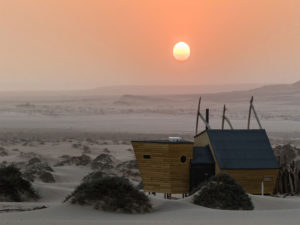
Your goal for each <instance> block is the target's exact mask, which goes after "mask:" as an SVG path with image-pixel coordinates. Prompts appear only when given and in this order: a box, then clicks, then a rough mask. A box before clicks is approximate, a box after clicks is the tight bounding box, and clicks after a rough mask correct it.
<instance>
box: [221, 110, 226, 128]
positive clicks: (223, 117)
mask: <svg viewBox="0 0 300 225" xmlns="http://www.w3.org/2000/svg"><path fill="white" fill-rule="evenodd" d="M225 112H226V106H225V104H224V107H223V116H222V130H224V123H225Z"/></svg>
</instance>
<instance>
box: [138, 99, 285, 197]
mask: <svg viewBox="0 0 300 225" xmlns="http://www.w3.org/2000/svg"><path fill="white" fill-rule="evenodd" d="M200 103H201V98H200V100H199V104H198V111H197V120H196V132H195V137H194V142H190V141H185V140H183V139H181V138H169V140H158V141H149V140H148V141H132V146H133V149H134V152H135V156H136V159H137V163H138V166H139V170H140V172H141V176H142V180H143V184H144V190H145V191H147V192H159V193H165V196H167V197H170V196H171V194H183V196H185V195H186V194H188V193H190V192H192V191H193V189H194V188H196V187H197V186H199V184H200V183H202V182H203V181H205V180H207V179H209V178H210V177H211V176H214V175H216V174H219V173H227V174H229V175H231V176H232V177H233V178H234V179H235V180H236V182H238V183H239V184H240V185H242V186H243V187H244V189H245V190H246V191H247V192H248V193H251V194H272V193H273V191H274V188H275V184H276V179H277V175H278V171H279V167H278V164H277V160H276V158H275V156H274V153H273V150H272V147H271V144H270V141H269V138H268V136H267V133H266V131H265V130H264V129H262V126H261V123H260V121H259V118H258V116H257V113H256V111H255V108H254V106H253V97H252V98H251V101H250V108H249V115H248V126H247V129H243V130H242V129H236V130H235V129H233V126H232V124H231V122H230V120H229V119H228V117H227V116H226V115H225V113H226V106H225V105H224V109H223V116H222V126H221V129H212V128H211V126H210V124H209V110H208V109H207V110H206V118H204V116H203V115H202V114H201V113H200ZM252 112H253V114H254V116H255V118H256V120H257V123H258V126H259V128H260V129H250V119H251V113H252ZM199 118H200V119H201V120H202V121H203V123H204V125H205V130H203V131H202V132H198V123H199ZM225 122H227V123H228V125H229V127H230V129H224V126H225Z"/></svg>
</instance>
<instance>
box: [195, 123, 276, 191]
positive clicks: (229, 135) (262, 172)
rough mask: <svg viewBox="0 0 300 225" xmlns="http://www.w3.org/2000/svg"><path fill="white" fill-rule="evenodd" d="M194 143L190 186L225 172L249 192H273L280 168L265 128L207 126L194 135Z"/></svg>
mask: <svg viewBox="0 0 300 225" xmlns="http://www.w3.org/2000/svg"><path fill="white" fill-rule="evenodd" d="M194 145H195V148H194V159H193V160H192V161H191V189H193V188H194V187H196V186H197V185H198V184H199V183H201V182H203V181H204V180H205V179H207V178H208V177H210V176H212V175H214V174H218V173H227V174H229V175H231V176H232V177H233V178H234V179H235V180H236V181H237V182H238V183H239V184H241V185H242V186H243V187H244V189H245V190H246V191H247V192H248V193H251V194H261V192H262V190H263V191H264V194H272V193H273V191H274V188H275V183H276V179H277V174H278V170H279V167H278V164H277V160H276V158H275V156H274V153H273V150H272V147H271V144H270V141H269V138H268V136H267V134H266V131H265V130H263V129H259V130H214V129H208V130H205V131H203V132H201V133H200V134H198V135H196V136H195V139H194Z"/></svg>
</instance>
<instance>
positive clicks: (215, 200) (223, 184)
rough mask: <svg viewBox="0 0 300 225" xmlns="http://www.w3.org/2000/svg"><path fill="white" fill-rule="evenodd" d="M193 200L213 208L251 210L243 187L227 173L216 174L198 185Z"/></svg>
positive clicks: (197, 203) (195, 202) (250, 204)
mask: <svg viewBox="0 0 300 225" xmlns="http://www.w3.org/2000/svg"><path fill="white" fill-rule="evenodd" d="M193 202H194V204H196V205H201V206H205V207H208V208H214V209H231V210H252V209H253V208H254V206H253V204H252V202H251V199H250V197H249V196H248V194H247V193H246V192H245V190H244V189H243V187H242V186H241V185H239V184H238V183H236V181H235V180H234V179H233V178H232V177H231V176H229V175H227V174H218V175H216V176H214V177H212V178H210V180H209V181H207V182H205V183H203V184H202V185H200V186H199V188H198V190H196V191H195V195H194V198H193Z"/></svg>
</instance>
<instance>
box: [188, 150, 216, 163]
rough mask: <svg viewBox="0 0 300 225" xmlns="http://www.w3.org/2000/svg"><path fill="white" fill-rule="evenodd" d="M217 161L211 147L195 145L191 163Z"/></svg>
mask: <svg viewBox="0 0 300 225" xmlns="http://www.w3.org/2000/svg"><path fill="white" fill-rule="evenodd" d="M213 163H215V161H214V158H213V157H212V154H211V151H210V149H209V147H208V146H207V147H194V152H193V159H192V160H191V164H192V165H194V164H213Z"/></svg>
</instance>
